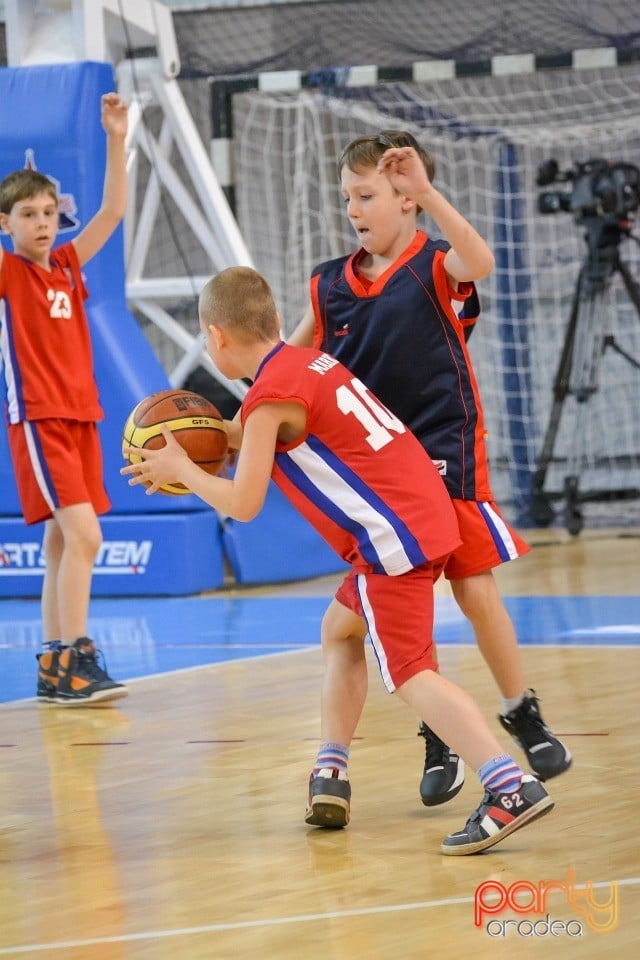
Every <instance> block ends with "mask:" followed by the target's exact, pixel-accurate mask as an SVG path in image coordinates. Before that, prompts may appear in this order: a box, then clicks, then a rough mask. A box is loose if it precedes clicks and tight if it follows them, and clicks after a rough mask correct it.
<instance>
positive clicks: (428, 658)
mask: <svg viewBox="0 0 640 960" xmlns="http://www.w3.org/2000/svg"><path fill="white" fill-rule="evenodd" d="M441 570H442V564H441V563H437V564H435V565H434V564H431V563H425V564H423V565H422V566H421V567H417V568H416V569H415V570H410V571H409V573H403V574H402V575H401V576H399V577H389V576H385V575H384V574H380V573H355V572H354V571H351V572H350V573H348V574H347V576H346V577H345V578H344V580H343V581H342V583H341V584H340V586H339V588H338V590H337V591H336V595H335V598H336V600H337V601H338V602H339V603H341V604H342V605H343V606H344V607H347V608H348V609H349V610H352V611H353V613H355V614H356V615H357V616H359V617H364V620H365V622H366V625H367V630H368V633H369V637H370V639H371V644H372V646H373V649H374V651H375V655H376V658H377V660H378V666H379V667H380V674H381V676H382V680H383V682H384V685H385V687H386V688H387V690H388V691H389V693H393V691H394V690H395V689H396V687H401V686H402V684H403V683H405V682H406V681H407V680H409V679H410V678H411V677H413V676H414V675H415V674H416V673H421V672H422V671H423V670H437V669H438V667H437V664H436V662H435V655H434V645H433V584H434V582H435V581H436V580H437V579H438V576H439V575H440V571H441Z"/></svg>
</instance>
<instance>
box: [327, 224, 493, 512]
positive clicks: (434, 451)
mask: <svg viewBox="0 0 640 960" xmlns="http://www.w3.org/2000/svg"><path fill="white" fill-rule="evenodd" d="M448 249H449V244H448V243H447V242H446V241H442V240H439V241H433V240H430V239H429V238H428V237H427V236H426V235H425V234H424V233H423V232H422V231H417V233H416V236H415V238H414V240H413V242H412V243H411V244H410V246H409V247H408V248H407V249H406V250H405V251H404V253H403V254H402V255H401V256H400V257H399V258H398V260H396V262H395V263H393V264H392V265H391V266H390V267H389V269H388V270H386V271H385V273H383V274H382V275H381V276H380V277H379V278H378V279H377V280H375V281H373V282H371V281H368V280H366V279H365V278H363V277H362V276H360V275H359V274H358V268H357V264H358V261H359V259H360V258H361V256H362V255H363V253H364V251H363V250H359V251H357V252H356V253H354V254H352V255H351V256H348V257H341V258H339V259H336V260H330V261H328V262H326V263H323V264H321V265H320V266H318V267H316V269H315V270H314V272H313V275H312V277H311V302H312V304H313V309H314V314H315V332H314V346H315V347H316V348H318V349H321V350H325V351H327V353H330V354H332V355H333V356H335V357H337V358H338V359H339V360H340V361H341V363H343V364H344V365H345V366H346V367H348V369H349V370H351V371H352V373H354V374H355V376H357V377H358V378H359V379H360V380H362V381H363V382H364V383H365V384H366V385H367V387H368V388H369V389H370V390H371V391H372V392H373V393H374V394H375V395H376V396H377V397H378V399H379V400H381V401H382V403H383V404H384V405H385V406H386V407H388V408H389V409H390V410H391V411H393V413H394V414H395V415H396V416H397V417H399V419H400V420H402V421H403V422H404V423H406V424H407V425H408V426H409V427H410V428H411V430H412V431H413V432H414V433H415V434H416V436H417V437H418V439H419V440H420V442H421V443H422V445H423V446H424V448H425V449H426V450H427V452H428V454H429V456H430V457H431V458H432V460H433V461H434V462H435V464H436V466H437V467H438V469H439V470H440V473H441V474H442V476H443V479H444V481H445V484H446V486H447V489H448V491H449V494H450V495H451V496H452V497H456V498H460V499H469V500H492V499H493V494H492V493H491V489H490V483H489V473H488V465H487V454H486V447H485V427H484V417H483V413H482V406H481V402H480V396H479V391H478V386H477V382H476V378H475V374H474V372H473V368H472V365H471V360H470V358H469V353H468V350H467V344H466V340H467V338H468V335H469V332H470V330H471V328H472V327H473V324H474V323H475V320H476V317H477V315H478V313H479V302H478V297H477V293H476V289H475V285H474V284H472V283H461V284H459V289H458V290H457V291H456V290H454V289H452V287H451V286H450V284H449V282H448V279H447V274H446V271H445V268H444V257H445V253H446V252H447V250H448ZM452 301H454V302H455V301H458V302H459V305H460V306H461V309H460V310H459V311H458V312H457V311H456V310H454V308H453V305H452Z"/></svg>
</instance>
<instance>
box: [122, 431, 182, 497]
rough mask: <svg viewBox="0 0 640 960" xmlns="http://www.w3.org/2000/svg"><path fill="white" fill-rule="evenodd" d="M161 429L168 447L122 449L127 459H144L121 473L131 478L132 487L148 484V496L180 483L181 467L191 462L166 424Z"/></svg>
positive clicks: (124, 468) (125, 468) (130, 484)
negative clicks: (166, 484)
mask: <svg viewBox="0 0 640 960" xmlns="http://www.w3.org/2000/svg"><path fill="white" fill-rule="evenodd" d="M161 429H162V435H163V437H164V439H165V444H166V445H165V446H164V447H161V448H160V449H159V450H141V449H140V448H139V447H126V446H125V447H123V448H122V452H123V454H124V455H125V456H127V457H130V456H132V455H133V456H137V457H142V463H132V464H130V465H129V466H127V467H122V469H121V470H120V473H121V474H122V475H123V476H127V475H130V476H131V479H130V480H129V486H130V487H135V486H136V485H137V484H139V483H146V484H148V487H147V490H146V493H147V494H151V493H155V492H156V491H157V490H159V489H160V487H161V486H162V484H163V483H180V482H181V480H180V479H179V475H180V473H181V470H180V468H181V466H182V467H184V464H185V462H191V461H190V460H189V457H188V456H187V452H186V450H184V449H183V447H181V446H180V444H179V443H178V441H177V440H176V438H175V437H174V436H173V434H172V433H171V430H170V429H169V427H168V426H167V425H166V423H163V424H162V427H161Z"/></svg>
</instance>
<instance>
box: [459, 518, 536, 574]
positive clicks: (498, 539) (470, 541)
mask: <svg viewBox="0 0 640 960" xmlns="http://www.w3.org/2000/svg"><path fill="white" fill-rule="evenodd" d="M451 502H452V503H453V506H454V508H455V511H456V516H457V518H458V526H459V528H460V539H461V540H462V544H461V546H459V547H458V548H457V549H456V550H454V551H453V553H451V554H450V555H449V559H448V560H447V562H446V563H445V566H444V575H445V577H446V578H447V580H462V579H464V578H465V577H471V576H473V575H474V574H475V573H484V572H485V570H491V569H492V567H497V566H499V565H500V564H501V563H506V562H507V561H508V560H515V559H516V557H521V556H522V555H523V554H525V553H528V551H529V550H530V549H531V548H530V547H529V544H528V543H526V542H525V541H524V540H523V539H522V537H520V536H518V534H517V533H516V532H515V530H514V529H513V528H512V527H510V526H509V524H508V523H507V522H506V521H505V520H504V518H503V517H502V515H501V513H500V511H499V510H498V507H497V506H496V504H495V503H493V501H486V502H484V503H483V502H480V501H477V500H452V501H451Z"/></svg>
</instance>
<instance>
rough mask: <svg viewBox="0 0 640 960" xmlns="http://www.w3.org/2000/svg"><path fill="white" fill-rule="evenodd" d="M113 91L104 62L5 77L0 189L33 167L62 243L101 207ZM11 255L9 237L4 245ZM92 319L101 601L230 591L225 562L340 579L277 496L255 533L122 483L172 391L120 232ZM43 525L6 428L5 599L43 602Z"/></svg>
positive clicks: (246, 574)
mask: <svg viewBox="0 0 640 960" xmlns="http://www.w3.org/2000/svg"><path fill="white" fill-rule="evenodd" d="M113 89H115V79H114V73H113V68H112V67H111V65H110V64H106V63H93V62H82V63H71V64H56V65H52V66H34V67H15V68H4V69H0V179H2V178H3V177H5V176H6V175H7V174H8V173H10V172H11V171H12V170H16V169H18V168H20V167H24V166H25V165H26V164H33V165H34V166H35V167H36V169H38V170H39V171H40V172H41V173H44V174H45V175H46V176H48V177H50V178H51V179H52V180H54V181H55V182H56V183H57V186H58V190H59V194H60V197H61V201H62V202H61V216H60V236H59V242H63V241H67V240H69V239H73V237H74V236H75V233H76V231H78V230H80V229H81V228H82V226H83V225H84V224H85V223H86V222H87V220H88V219H89V218H90V217H91V216H92V215H93V214H94V213H95V211H96V210H97V209H98V208H99V206H100V202H101V199H102V186H103V172H104V163H105V135H104V131H103V129H102V126H101V123H100V97H101V96H102V94H103V93H106V92H108V91H110V90H113ZM1 242H2V243H3V245H4V246H5V248H6V249H9V250H10V249H11V243H10V240H9V238H8V237H6V236H3V237H2V241H1ZM84 269H85V274H86V280H87V287H88V290H89V294H90V296H89V299H88V300H87V301H86V307H87V315H88V318H89V323H90V326H91V334H92V340H93V351H94V363H95V372H96V379H97V381H98V386H99V389H100V397H101V401H102V405H103V407H104V410H105V420H104V421H103V423H102V424H101V426H100V429H101V437H102V444H103V451H104V460H105V482H106V486H107V490H108V492H109V496H110V498H111V501H112V510H111V512H110V513H109V514H107V515H106V516H104V517H103V518H102V521H101V522H102V528H103V535H104V543H103V546H102V549H101V551H100V554H99V557H98V560H97V562H96V567H95V571H94V578H93V593H94V595H102V596H104V595H114V596H117V595H139V596H140V595H153V594H162V595H172V594H174V595H181V594H189V593H197V592H201V591H203V590H210V589H215V588H217V587H220V586H222V584H223V583H224V579H225V559H226V560H227V561H228V565H229V567H230V571H231V573H232V574H233V576H234V578H235V580H236V581H237V582H239V583H260V582H276V581H283V580H296V579H301V578H303V577H311V576H316V575H319V574H323V573H328V572H333V571H335V570H339V569H341V568H342V565H341V562H340V561H339V560H338V559H337V558H336V557H335V556H334V554H333V553H332V551H330V550H329V548H328V547H327V546H326V545H325V544H324V542H323V541H322V540H321V539H320V538H319V537H318V536H317V534H316V533H315V531H313V530H312V529H311V527H309V526H308V524H306V522H305V521H303V520H302V519H301V518H299V517H298V515H297V514H295V512H294V511H293V510H292V509H291V508H290V507H289V505H288V504H287V503H286V501H284V499H283V498H282V497H281V495H280V494H279V493H278V491H277V490H276V489H275V487H272V489H270V491H269V496H268V500H267V504H266V506H265V510H264V511H263V514H262V515H261V516H260V517H259V518H258V519H257V520H256V521H253V522H252V523H250V524H238V523H236V522H235V521H231V520H228V521H225V522H221V521H220V519H219V518H218V516H217V515H216V514H215V512H214V511H212V510H210V509H209V508H207V507H206V506H205V505H204V504H202V502H201V501H200V500H198V499H197V498H196V497H193V496H185V497H162V496H154V497H145V496H144V494H143V493H142V492H141V490H140V489H139V488H131V487H129V486H128V485H127V483H126V482H125V480H124V479H123V478H122V477H121V476H120V473H119V470H120V467H121V465H122V457H121V452H120V445H121V433H122V426H123V424H124V422H125V420H126V418H127V415H128V413H129V412H130V410H131V409H132V408H133V407H134V406H135V404H136V403H138V401H139V400H141V399H142V398H143V397H145V396H147V395H148V394H150V393H154V392H155V391H157V390H164V389H166V388H167V387H169V386H170V384H169V382H168V379H167V375H166V373H165V372H164V370H163V368H162V367H161V365H160V363H159V362H158V360H157V358H156V357H155V355H154V354H153V352H152V350H151V348H150V346H149V344H148V343H147V341H146V339H145V337H144V335H143V333H142V332H141V330H140V328H139V327H138V324H137V323H136V321H135V319H134V318H133V317H132V315H131V314H130V313H129V311H128V309H127V304H126V298H125V268H124V247H123V235H122V228H121V227H120V228H119V229H118V230H117V231H116V232H115V234H114V235H113V236H112V237H111V239H110V240H109V242H108V243H107V244H106V245H105V247H104V248H103V249H102V250H101V251H100V253H99V254H98V255H97V256H96V257H94V259H93V260H91V261H90V262H89V263H88V264H87V265H86V266H85V268H84ZM42 532H43V530H42V524H38V525H34V526H27V525H26V524H25V523H24V522H23V520H22V517H21V510H20V504H19V500H18V495H17V491H16V488H15V484H14V480H13V471H12V466H11V461H10V457H9V451H8V446H7V438H6V430H5V428H4V417H3V421H2V427H0V597H2V596H39V594H40V591H41V587H42V573H43V564H42V557H41V542H42Z"/></svg>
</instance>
